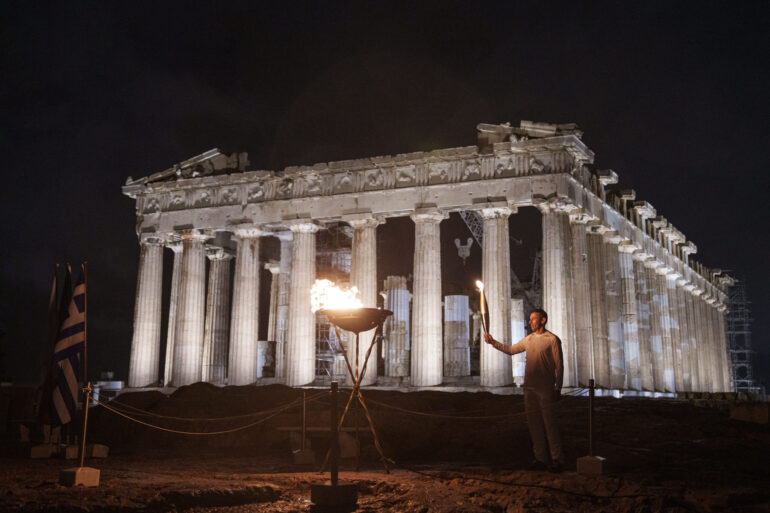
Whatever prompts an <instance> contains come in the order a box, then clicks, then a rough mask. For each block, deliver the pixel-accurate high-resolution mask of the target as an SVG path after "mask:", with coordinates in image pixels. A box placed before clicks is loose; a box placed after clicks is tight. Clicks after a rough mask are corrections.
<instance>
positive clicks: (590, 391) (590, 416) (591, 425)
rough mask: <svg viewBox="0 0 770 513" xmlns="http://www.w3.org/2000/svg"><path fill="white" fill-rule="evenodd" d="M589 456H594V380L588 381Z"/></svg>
mask: <svg viewBox="0 0 770 513" xmlns="http://www.w3.org/2000/svg"><path fill="white" fill-rule="evenodd" d="M588 455H589V456H593V455H594V380H593V379H589V380H588Z"/></svg>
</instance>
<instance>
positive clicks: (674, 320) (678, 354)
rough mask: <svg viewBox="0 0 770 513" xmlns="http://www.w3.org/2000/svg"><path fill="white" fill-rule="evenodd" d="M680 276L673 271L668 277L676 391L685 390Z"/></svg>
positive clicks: (667, 285)
mask: <svg viewBox="0 0 770 513" xmlns="http://www.w3.org/2000/svg"><path fill="white" fill-rule="evenodd" d="M679 277H680V274H679V273H677V272H676V271H673V272H671V273H669V274H667V275H666V293H667V295H668V314H669V322H670V325H669V326H670V333H671V353H672V361H673V368H674V390H676V391H682V390H684V369H683V368H682V340H681V333H680V331H679V305H678V300H677V296H676V281H677V280H678V279H679Z"/></svg>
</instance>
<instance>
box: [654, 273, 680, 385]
mask: <svg viewBox="0 0 770 513" xmlns="http://www.w3.org/2000/svg"><path fill="white" fill-rule="evenodd" d="M670 272H671V269H669V268H668V267H666V266H660V267H658V268H657V269H655V273H656V276H655V278H656V280H657V282H656V287H655V295H656V297H657V298H658V304H659V307H660V311H659V318H658V320H659V322H660V334H661V343H662V348H663V382H664V390H665V391H666V392H675V391H676V381H675V375H674V343H673V339H672V336H671V333H672V329H671V325H672V324H671V307H670V305H669V303H668V278H667V275H668V274H669V273H670Z"/></svg>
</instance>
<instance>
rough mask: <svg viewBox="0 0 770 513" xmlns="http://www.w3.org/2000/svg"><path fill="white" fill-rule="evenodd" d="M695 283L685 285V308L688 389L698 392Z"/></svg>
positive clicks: (698, 349)
mask: <svg viewBox="0 0 770 513" xmlns="http://www.w3.org/2000/svg"><path fill="white" fill-rule="evenodd" d="M694 291H695V285H693V283H692V282H689V283H687V284H686V285H685V297H684V299H685V308H686V312H687V325H688V326H689V329H688V334H689V338H690V340H689V344H688V345H689V347H690V391H692V392H699V391H700V390H701V381H700V379H701V378H700V364H699V361H698V353H699V351H700V345H699V344H700V339H699V338H698V325H697V317H696V313H695V301H697V298H695V297H694V296H693V294H694Z"/></svg>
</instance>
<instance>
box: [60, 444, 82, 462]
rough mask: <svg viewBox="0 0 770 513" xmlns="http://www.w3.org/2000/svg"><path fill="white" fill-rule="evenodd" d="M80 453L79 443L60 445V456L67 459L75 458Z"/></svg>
mask: <svg viewBox="0 0 770 513" xmlns="http://www.w3.org/2000/svg"><path fill="white" fill-rule="evenodd" d="M79 455H80V447H78V446H77V445H62V446H60V447H59V457H61V458H64V459H65V460H74V459H77V457H78V456H79Z"/></svg>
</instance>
